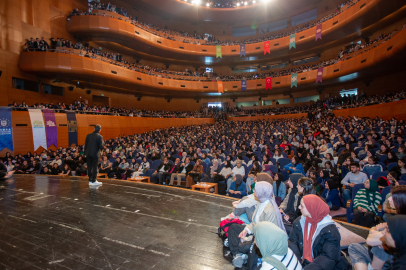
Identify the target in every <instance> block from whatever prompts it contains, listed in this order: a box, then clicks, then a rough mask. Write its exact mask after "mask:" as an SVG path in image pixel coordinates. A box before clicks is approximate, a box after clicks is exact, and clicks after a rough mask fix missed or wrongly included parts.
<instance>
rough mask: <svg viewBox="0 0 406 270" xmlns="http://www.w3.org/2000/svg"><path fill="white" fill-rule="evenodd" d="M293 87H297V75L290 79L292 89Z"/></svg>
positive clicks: (293, 74) (294, 74)
mask: <svg viewBox="0 0 406 270" xmlns="http://www.w3.org/2000/svg"><path fill="white" fill-rule="evenodd" d="M293 86H296V87H297V73H292V75H291V77H290V88H292V87H293Z"/></svg>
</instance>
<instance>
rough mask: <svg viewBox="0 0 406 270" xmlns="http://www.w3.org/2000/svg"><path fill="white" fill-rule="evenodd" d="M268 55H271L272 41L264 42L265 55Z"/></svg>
mask: <svg viewBox="0 0 406 270" xmlns="http://www.w3.org/2000/svg"><path fill="white" fill-rule="evenodd" d="M267 53H269V54H271V41H270V40H268V41H264V55H265V54H267Z"/></svg>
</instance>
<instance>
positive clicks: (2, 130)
mask: <svg viewBox="0 0 406 270" xmlns="http://www.w3.org/2000/svg"><path fill="white" fill-rule="evenodd" d="M5 148H7V149H8V150H10V151H14V149H13V130H12V128H11V108H0V151H1V150H3V149H5Z"/></svg>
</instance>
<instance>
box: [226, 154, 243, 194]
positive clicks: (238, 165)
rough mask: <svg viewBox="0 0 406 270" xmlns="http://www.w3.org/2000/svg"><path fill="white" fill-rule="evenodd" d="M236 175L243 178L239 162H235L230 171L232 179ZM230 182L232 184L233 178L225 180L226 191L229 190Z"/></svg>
mask: <svg viewBox="0 0 406 270" xmlns="http://www.w3.org/2000/svg"><path fill="white" fill-rule="evenodd" d="M236 174H239V175H242V176H245V169H244V167H243V166H242V162H241V160H237V162H236V166H235V167H234V168H233V169H232V170H231V175H230V176H232V177H234V175H236ZM230 176H229V177H230ZM232 182H233V178H229V179H228V180H227V190H228V189H230V185H231V183H232Z"/></svg>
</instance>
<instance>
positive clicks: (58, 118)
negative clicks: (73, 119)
mask: <svg viewBox="0 0 406 270" xmlns="http://www.w3.org/2000/svg"><path fill="white" fill-rule="evenodd" d="M55 122H56V127H57V130H58V146H59V147H61V146H62V147H69V134H68V119H67V118H66V113H55Z"/></svg>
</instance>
